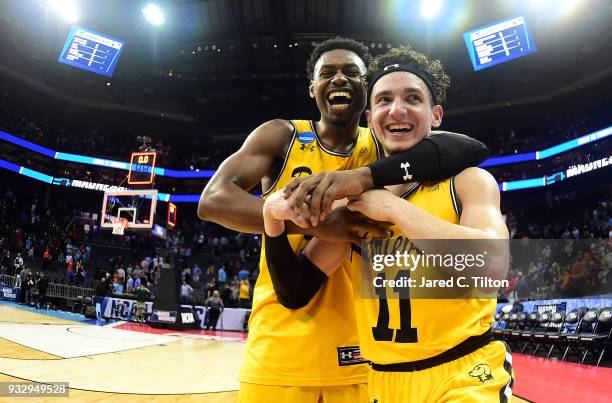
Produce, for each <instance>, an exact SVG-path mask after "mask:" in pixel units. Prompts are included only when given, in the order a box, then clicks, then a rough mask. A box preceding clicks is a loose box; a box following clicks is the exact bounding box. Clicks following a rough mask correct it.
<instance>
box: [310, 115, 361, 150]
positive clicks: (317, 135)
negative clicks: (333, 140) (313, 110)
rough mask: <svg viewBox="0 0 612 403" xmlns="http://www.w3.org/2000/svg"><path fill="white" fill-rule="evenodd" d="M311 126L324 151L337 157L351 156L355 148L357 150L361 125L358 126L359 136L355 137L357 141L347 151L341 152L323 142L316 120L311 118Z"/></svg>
mask: <svg viewBox="0 0 612 403" xmlns="http://www.w3.org/2000/svg"><path fill="white" fill-rule="evenodd" d="M310 128H311V129H312V132H313V133H314V135H315V137H316V138H317V143H319V146H321V149H322V150H323V151H325V152H326V153H328V154H331V155H335V156H337V157H350V156H351V155H352V154H353V150H355V146H356V145H357V141H359V135H360V134H361V130H362V128H361V127H357V138H356V139H355V142H354V143H353V144H352V146H351V149H350V150H348V151H347V152H346V153H341V152H338V151H331V150H328V149H327V148H326V147H325V145H324V144H323V142H322V141H321V138H320V137H319V133H317V129H316V128H315V125H314V122H313V121H312V120H311V121H310Z"/></svg>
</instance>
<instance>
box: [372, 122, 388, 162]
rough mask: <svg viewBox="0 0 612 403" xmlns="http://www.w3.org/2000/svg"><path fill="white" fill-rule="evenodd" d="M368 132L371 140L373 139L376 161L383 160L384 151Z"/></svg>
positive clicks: (373, 135)
mask: <svg viewBox="0 0 612 403" xmlns="http://www.w3.org/2000/svg"><path fill="white" fill-rule="evenodd" d="M368 131H369V132H370V136H372V138H373V139H374V144H376V159H377V160H380V159H383V158H385V150H383V148H382V146H381V145H380V143H379V142H378V139H377V138H376V135H375V134H374V132H373V131H372V130H370V129H368Z"/></svg>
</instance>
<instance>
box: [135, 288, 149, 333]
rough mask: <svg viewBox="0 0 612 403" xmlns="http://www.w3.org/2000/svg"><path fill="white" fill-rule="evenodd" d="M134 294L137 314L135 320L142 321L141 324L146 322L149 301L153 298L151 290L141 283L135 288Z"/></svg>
mask: <svg viewBox="0 0 612 403" xmlns="http://www.w3.org/2000/svg"><path fill="white" fill-rule="evenodd" d="M134 296H135V297H136V316H135V317H134V320H135V321H136V322H140V324H141V325H142V324H144V323H145V316H146V313H147V301H148V300H149V298H151V292H150V291H149V290H148V289H147V288H146V287H145V286H144V284H140V285H139V286H138V288H136V289H135V290H134Z"/></svg>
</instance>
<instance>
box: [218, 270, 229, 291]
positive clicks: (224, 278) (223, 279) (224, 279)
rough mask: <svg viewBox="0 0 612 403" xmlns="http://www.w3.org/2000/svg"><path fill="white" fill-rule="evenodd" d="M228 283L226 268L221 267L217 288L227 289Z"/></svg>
mask: <svg viewBox="0 0 612 403" xmlns="http://www.w3.org/2000/svg"><path fill="white" fill-rule="evenodd" d="M226 282H227V273H226V272H225V268H224V267H223V266H221V267H219V272H218V273H217V286H218V288H219V289H221V290H222V289H223V288H225V283H226Z"/></svg>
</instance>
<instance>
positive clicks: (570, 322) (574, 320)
mask: <svg viewBox="0 0 612 403" xmlns="http://www.w3.org/2000/svg"><path fill="white" fill-rule="evenodd" d="M586 311H587V308H586V307H585V306H583V307H580V308H576V309H574V310H572V311H571V312H570V313H568V314H567V315H565V319H564V321H563V323H562V324H561V327H560V328H559V332H558V333H557V334H556V335H550V336H549V339H550V341H551V346H550V349H549V350H548V356H547V358H550V356H551V354H552V352H553V351H554V349H555V347H556V348H558V349H559V352H563V358H561V361H565V357H566V355H567V352H568V350H569V348H570V342H568V340H567V338H568V337H569V336H572V335H574V334H576V333H578V329H580V324H581V321H582V317H583V316H584V314H585V313H586ZM553 319H555V318H554V315H553Z"/></svg>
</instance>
